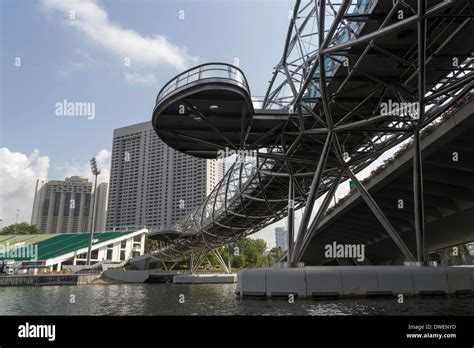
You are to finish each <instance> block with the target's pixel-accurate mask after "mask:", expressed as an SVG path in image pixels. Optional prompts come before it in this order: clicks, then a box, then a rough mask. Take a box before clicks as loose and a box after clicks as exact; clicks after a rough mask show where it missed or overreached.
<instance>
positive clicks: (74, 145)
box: [0, 0, 294, 240]
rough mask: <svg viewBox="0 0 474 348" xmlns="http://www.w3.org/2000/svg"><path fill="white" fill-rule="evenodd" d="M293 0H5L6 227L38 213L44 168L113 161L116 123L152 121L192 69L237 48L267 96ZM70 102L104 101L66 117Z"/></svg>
mask: <svg viewBox="0 0 474 348" xmlns="http://www.w3.org/2000/svg"><path fill="white" fill-rule="evenodd" d="M293 5H294V3H293V1H289V0H288V1H287V0H272V1H263V0H247V1H245V0H244V1H243V0H227V1H225V0H212V1H211V0H193V1H190V0H186V1H177V0H156V1H152V0H133V1H132V0H114V1H111V0H108V1H104V0H83V1H77V0H23V1H18V0H2V1H1V2H0V23H1V33H0V35H1V36H0V45H1V46H0V52H1V53H0V54H1V61H0V65H1V70H0V72H1V80H0V81H1V82H0V83H1V85H0V162H1V169H0V180H1V181H2V188H1V190H0V203H1V204H0V208H1V209H0V219H2V220H3V221H2V222H0V227H1V226H5V225H7V224H8V223H14V222H15V219H16V209H20V212H19V219H18V220H19V221H28V222H29V220H30V217H31V204H32V199H33V192H34V182H35V180H36V178H48V179H62V178H64V177H65V176H69V175H74V174H76V175H85V176H88V175H89V173H88V159H89V158H90V157H92V156H94V155H97V156H98V157H99V159H100V161H101V162H102V164H103V166H105V167H107V166H108V165H109V163H110V150H111V146H112V133H113V129H114V128H117V127H122V126H126V125H130V124H134V123H138V122H143V121H148V120H150V119H151V113H152V110H153V107H154V100H155V98H156V95H157V93H158V91H159V89H160V88H161V86H163V85H164V84H165V83H166V82H167V81H168V80H169V79H170V78H172V77H173V76H175V75H177V74H178V73H180V72H181V71H183V70H184V69H185V68H188V67H191V66H193V65H196V64H200V63H206V62H211V61H221V62H227V63H231V64H234V63H235V62H236V60H235V59H236V58H237V59H238V63H239V66H240V68H241V69H243V70H244V72H245V74H246V77H247V79H248V81H249V84H250V87H251V90H252V94H253V95H257V96H261V95H264V94H265V91H266V88H267V85H268V80H269V79H270V77H271V73H272V68H273V66H274V65H275V64H276V63H277V62H278V61H279V59H280V57H281V54H282V49H283V43H284V39H285V35H286V32H287V28H288V21H289V11H290V10H291V9H292V8H293ZM71 11H72V12H71ZM183 11H184V12H183ZM183 17H184V18H183ZM126 60H128V62H129V63H130V64H129V66H125V64H124V63H125V62H126ZM18 63H19V64H18ZM63 100H67V101H70V102H89V103H94V104H95V117H94V118H93V119H88V118H87V117H58V116H56V114H55V109H56V103H62V102H63ZM107 176H108V170H105V171H104V175H101V177H102V178H101V181H108V178H107ZM270 239H273V237H271V238H270ZM270 239H269V240H270Z"/></svg>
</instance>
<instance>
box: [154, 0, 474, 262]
mask: <svg viewBox="0 0 474 348" xmlns="http://www.w3.org/2000/svg"><path fill="white" fill-rule="evenodd" d="M473 11H474V9H473V7H472V3H471V2H470V1H468V0H458V1H450V0H444V1H442V0H439V1H424V0H418V1H414V0H404V1H402V0H398V1H376V0H368V1H337V2H333V1H319V2H317V1H309V0H308V1H300V0H297V1H296V2H295V6H294V9H293V16H292V18H291V20H290V23H289V28H288V34H287V37H286V40H285V42H284V45H283V54H282V57H281V60H280V61H279V62H278V64H277V65H276V66H275V68H274V70H273V75H272V78H271V81H270V84H269V87H268V90H267V93H266V95H265V97H264V98H263V99H262V100H258V101H256V100H255V98H252V94H251V91H250V86H249V84H248V82H247V80H246V78H245V75H244V73H243V72H242V71H241V70H240V69H239V68H238V67H235V66H231V65H228V64H224V63H208V64H203V65H200V66H197V67H194V68H191V69H189V70H187V71H185V72H183V73H181V74H180V75H178V76H177V77H175V78H174V79H172V80H171V81H169V82H168V83H167V84H166V85H165V86H164V87H163V88H162V90H161V91H160V92H159V94H158V96H157V99H156V106H155V109H154V111H153V119H152V123H153V126H154V128H155V130H156V133H157V134H158V136H159V137H160V138H161V139H162V140H163V141H165V142H166V143H167V144H168V145H170V146H171V147H173V148H175V149H177V150H179V151H182V152H184V153H187V154H189V155H192V156H197V157H201V158H218V157H220V156H221V155H222V154H223V153H226V152H227V153H228V152H229V151H231V150H232V151H235V152H238V153H239V154H240V156H238V158H237V160H236V162H235V163H234V164H233V165H232V166H231V167H230V169H229V170H228V171H227V172H226V174H225V176H224V178H223V179H222V180H221V182H220V183H219V184H218V185H217V186H216V187H215V188H214V190H213V192H212V193H211V194H210V195H209V196H208V197H207V198H206V200H205V201H204V202H203V204H202V205H201V206H200V207H199V208H198V209H196V210H195V211H193V212H192V213H191V214H189V215H188V216H187V217H186V218H185V219H184V220H183V221H181V222H180V223H178V224H177V227H176V230H174V231H159V232H157V233H156V234H155V237H156V238H157V239H159V240H164V241H166V246H165V247H163V248H161V249H159V250H157V251H156V252H154V253H153V256H154V257H156V258H158V259H160V260H163V261H178V260H182V259H185V258H189V257H190V256H191V255H197V257H198V259H199V258H200V257H203V255H205V254H207V253H208V252H209V251H210V250H212V249H215V248H217V247H220V246H222V245H225V244H227V243H229V242H233V241H236V240H238V239H240V238H242V237H244V236H247V235H250V234H252V233H254V232H256V231H259V230H260V229H262V228H263V227H265V226H267V225H269V224H272V223H274V222H276V221H279V220H281V219H282V218H284V217H286V216H288V217H289V219H288V221H289V226H288V230H289V239H290V240H293V237H294V236H296V241H295V243H294V244H292V243H290V245H289V251H288V260H289V261H291V262H298V261H301V260H304V261H306V262H307V263H309V264H313V263H315V264H317V263H321V262H322V260H321V253H320V243H324V241H327V240H334V239H335V238H341V241H343V240H347V241H354V240H357V241H359V242H361V243H367V244H370V247H369V249H370V250H371V252H372V250H375V251H374V253H373V254H371V258H372V259H373V261H374V262H375V261H376V260H377V256H378V255H380V254H381V253H382V254H383V253H384V252H385V251H386V250H391V251H390V256H389V257H388V258H387V257H386V258H385V259H384V260H383V262H388V261H387V259H390V260H392V261H390V262H398V261H396V260H402V261H416V262H418V263H421V264H422V263H424V262H426V260H427V251H431V250H435V249H436V248H439V247H442V246H446V245H451V244H453V243H455V242H458V241H465V240H469V239H470V240H472V238H471V237H472V232H469V231H466V230H464V229H463V228H460V229H459V231H457V232H456V233H448V234H447V233H444V234H445V236H443V237H442V238H440V236H441V235H442V234H443V231H442V228H440V231H439V232H434V234H433V235H432V232H431V228H430V227H429V226H430V224H431V222H432V221H433V220H432V219H433V217H434V218H438V219H444V218H445V216H444V214H445V213H444V210H443V211H441V210H440V209H447V210H448V211H453V210H452V209H454V207H457V208H456V209H455V210H454V211H455V212H457V213H459V214H462V213H463V211H464V210H469V209H470V208H469V204H470V203H472V201H471V200H469V199H468V200H463V199H462V198H460V197H458V196H456V194H457V193H458V192H459V193H461V191H463V190H462V189H461V188H459V187H458V186H456V184H449V183H444V184H445V185H447V186H443V187H444V188H440V186H437V184H436V182H437V181H436V180H440V182H442V180H445V181H446V180H447V178H448V174H446V175H445V176H443V175H442V173H443V172H442V171H441V170H439V171H438V167H437V164H436V163H437V161H436V158H437V157H436V156H438V155H437V154H438V153H439V154H442V153H445V152H446V151H448V150H447V149H448V148H449V147H446V148H436V145H433V147H431V145H429V146H428V145H426V146H428V147H426V149H427V151H424V152H422V149H423V147H424V146H425V145H424V142H426V141H427V139H428V138H425V139H424V140H421V135H420V134H421V133H422V131H423V130H424V129H426V128H427V127H429V126H430V125H431V124H433V123H434V122H441V123H444V122H447V123H449V122H450V121H449V122H448V121H447V120H448V119H446V120H445V117H446V113H448V112H449V111H450V110H451V108H452V107H454V106H455V105H459V104H457V103H460V102H461V101H465V100H466V99H463V98H465V97H466V95H468V94H469V93H470V92H472V90H473V79H474V73H473V71H472V70H473V61H472V60H473V59H474V57H473V55H472V52H473V41H472V35H473V34H474V24H473V21H472V17H473V13H474V12H473ZM328 19H330V20H329V21H328ZM387 105H390V106H392V105H400V106H406V105H408V106H410V107H409V108H408V109H404V108H402V107H400V108H399V109H398V110H396V109H390V110H389V112H386V110H385V111H384V108H385V109H386V106H387ZM471 106H472V104H469V106H468V109H469V108H470V107H471ZM470 110H471V112H472V108H471V109H470ZM467 119H469V118H467ZM471 119H472V118H471ZM466 122H468V121H466ZM443 127H444V124H443V125H441V126H440V128H439V129H441V130H443V129H444V128H443ZM446 127H447V126H446ZM453 127H454V129H453V130H446V132H447V133H446V134H448V135H445V134H444V133H443V134H442V135H441V134H440V138H439V139H441V140H437V139H433V140H432V142H433V144H436V143H437V142H438V141H446V144H450V145H449V146H451V145H452V144H451V143H450V141H451V140H452V139H451V140H449V136H450V135H452V134H455V133H456V132H457V130H456V129H460V128H462V127H460V126H459V125H457V124H456V125H454V126H453ZM437 132H441V131H435V133H436V134H437ZM435 133H433V134H435ZM466 134H467V135H466ZM469 134H472V132H471V131H467V133H465V134H464V135H462V134H459V135H458V136H456V137H455V138H456V139H457V140H453V141H454V143H453V144H454V145H453V146H456V144H457V143H456V141H459V142H460V143H461V145H466V144H464V142H466V143H467V147H468V148H469V149H472V147H471V145H470V144H471V143H472V141H471V139H472V137H470V136H469ZM410 139H411V140H412V142H413V146H412V148H411V149H410V151H409V152H407V154H406V156H405V157H406V158H400V159H399V160H398V161H397V165H400V166H402V167H403V170H402V169H400V172H397V173H396V175H395V174H393V175H389V174H383V175H382V176H381V177H380V178H377V179H374V181H373V182H371V183H369V185H372V186H369V187H368V188H366V187H365V185H364V183H362V182H361V181H360V180H359V179H358V178H357V176H356V174H357V173H359V172H360V171H361V170H363V169H364V168H366V167H367V166H369V165H370V164H372V163H373V162H374V161H375V160H376V159H377V158H380V157H381V156H383V155H384V153H385V152H386V151H388V150H389V149H392V148H393V147H395V146H398V145H400V144H403V143H405V142H407V141H409V140H410ZM429 139H431V138H429ZM446 139H448V140H446ZM430 144H431V143H430ZM432 149H435V150H432ZM431 151H434V154H433V155H432V156H431V155H429V153H431ZM466 151H467V152H466V153H469V154H472V153H471V152H469V151H471V150H466ZM410 156H411V157H410ZM403 161H404V162H403ZM402 162H403V163H402ZM459 163H460V165H461V163H464V164H463V165H466V162H465V161H464V162H459ZM471 164H472V163H471ZM394 165H395V164H394ZM410 166H411V167H410ZM434 168H436V170H435V171H434V170H433V169H434ZM443 170H444V171H445V172H447V170H451V171H454V172H456V174H457V175H459V176H461V177H462V178H463V179H464V181H466V180H467V179H466V175H467V177H468V176H469V173H467V174H466V172H464V171H462V169H459V168H451V167H446V166H445V167H443ZM394 175H395V176H394ZM437 175H439V176H441V178H438V179H433V177H434V176H437ZM455 177H456V176H453V177H452V178H455ZM347 179H351V180H352V181H353V182H354V183H355V186H356V188H357V191H358V194H357V195H354V196H353V197H351V198H350V199H348V200H347V201H346V202H345V203H344V204H343V205H340V206H339V207H337V208H336V210H335V211H333V213H332V214H330V215H325V213H326V211H327V209H328V208H329V206H330V203H331V201H332V198H333V196H334V193H335V191H336V189H337V187H338V185H339V184H340V183H341V182H343V181H345V180H347ZM433 180H434V181H433ZM449 180H450V179H449ZM449 180H448V181H449ZM379 181H380V183H379V184H378V186H377V184H375V182H379ZM392 181H393V182H396V183H397V190H395V189H393V190H392V191H391V192H392V193H389V192H388V191H389V188H388V187H390V185H389V183H390V182H392ZM467 181H469V180H467ZM459 182H461V181H459ZM385 183H387V185H388V186H387V187H385V186H384V185H385ZM449 185H451V186H454V187H456V188H457V191H456V190H454V188H453V189H452V190H451V188H450V187H449ZM382 188H383V189H382ZM443 190H444V191H443ZM441 191H443V192H444V195H445V196H449V194H451V193H452V194H453V195H454V197H452V198H449V197H448V198H447V199H446V197H445V196H443V195H441V193H440V192H441ZM383 192H384V194H385V195H386V197H385V196H384V197H383V198H384V199H383V200H382V199H381V196H380V195H381V194H382V193H383ZM468 192H469V191H464V193H465V194H468ZM471 193H472V192H471ZM319 197H324V198H323V202H322V204H321V205H320V206H319V207H318V208H317V209H316V215H315V217H314V218H311V217H312V213H313V210H314V209H315V201H316V199H318V198H319ZM397 197H401V199H404V202H405V210H403V211H401V212H399V211H396V212H394V211H393V208H392V206H390V202H388V203H387V200H393V199H395V198H397ZM437 197H438V198H437ZM443 197H444V198H443ZM458 199H459V200H461V201H462V202H467V203H466V204H467V205H465V204H464V203H462V204H461V203H459V202H458V201H457V200H458ZM362 201H364V202H365V205H364V203H363V202H362ZM436 201H439V204H440V206H439V208H433V205H435V203H436ZM433 202H435V203H433ZM392 203H393V202H392ZM443 204H444V208H443ZM450 204H451V210H450V208H449V206H450ZM387 205H389V207H387ZM303 207H304V210H303V217H302V221H301V223H300V225H299V228H298V231H295V229H294V223H293V221H294V210H295V209H298V208H303ZM353 209H354V211H355V212H356V213H354V212H353ZM436 211H437V213H436ZM357 212H359V213H360V215H358V214H357ZM457 213H456V214H457ZM408 214H411V215H410V218H409V217H408ZM433 214H434V216H433ZM448 215H449V214H448ZM468 215H469V214H468ZM369 216H370V217H369ZM345 217H351V219H352V220H351V222H350V223H348V222H345V221H344V219H345ZM446 221H448V220H446ZM459 224H461V223H459ZM459 224H458V225H459ZM352 226H354V228H352ZM427 227H428V228H427ZM459 235H461V236H459ZM466 236H468V237H466ZM469 236H471V237H469ZM379 248H380V251H379ZM387 252H388V251H387ZM387 255H388V254H387Z"/></svg>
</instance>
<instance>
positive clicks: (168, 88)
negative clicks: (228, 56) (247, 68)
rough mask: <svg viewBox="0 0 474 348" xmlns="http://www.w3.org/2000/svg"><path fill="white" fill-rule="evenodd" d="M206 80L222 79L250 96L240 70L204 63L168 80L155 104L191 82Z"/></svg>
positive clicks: (221, 64) (219, 64)
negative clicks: (230, 82) (240, 88)
mask: <svg viewBox="0 0 474 348" xmlns="http://www.w3.org/2000/svg"><path fill="white" fill-rule="evenodd" d="M206 79H222V80H224V81H229V80H230V81H232V82H233V83H235V84H237V85H239V86H240V87H242V88H243V89H245V90H246V91H247V92H248V93H249V94H250V88H249V85H248V83H247V79H246V78H245V75H244V73H243V72H242V70H240V69H239V68H237V67H235V66H233V65H230V64H226V63H206V64H202V65H198V66H195V67H193V68H191V69H189V70H186V71H184V72H183V73H181V74H179V75H178V76H176V77H175V78H173V79H172V80H170V81H169V82H168V83H167V84H166V85H164V86H163V88H162V89H161V90H160V92H159V93H158V96H157V97H156V102H157V103H158V102H160V101H161V100H163V98H165V97H166V96H167V95H169V94H170V93H172V92H174V91H176V90H178V89H181V88H183V87H185V86H187V85H189V84H191V83H193V82H197V81H202V80H206Z"/></svg>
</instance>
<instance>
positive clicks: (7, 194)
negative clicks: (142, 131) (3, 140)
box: [0, 147, 112, 227]
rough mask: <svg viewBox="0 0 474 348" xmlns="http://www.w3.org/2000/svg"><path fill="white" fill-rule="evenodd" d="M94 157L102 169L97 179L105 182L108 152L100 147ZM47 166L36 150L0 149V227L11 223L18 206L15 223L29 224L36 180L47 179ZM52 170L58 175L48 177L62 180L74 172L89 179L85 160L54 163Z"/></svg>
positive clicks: (47, 163)
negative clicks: (55, 164)
mask: <svg viewBox="0 0 474 348" xmlns="http://www.w3.org/2000/svg"><path fill="white" fill-rule="evenodd" d="M95 157H96V158H97V162H98V163H99V166H100V168H101V170H102V172H101V174H100V175H99V177H98V182H99V183H100V182H108V181H109V178H110V161H111V158H112V155H111V152H110V151H109V150H106V149H103V150H100V151H99V152H98V153H97V155H96V156H95ZM49 169H50V159H49V157H48V156H40V152H39V150H38V149H34V150H33V152H32V153H31V154H30V155H29V156H27V155H25V154H23V153H20V152H12V151H11V150H9V149H8V148H6V147H3V148H0V183H1V186H0V219H2V220H3V221H2V222H0V227H3V226H7V225H9V224H13V223H15V220H16V210H17V209H20V212H19V216H18V222H28V223H30V221H31V210H32V208H33V200H34V195H35V185H36V179H48V170H49ZM54 169H55V171H56V172H57V173H59V174H58V177H56V178H49V179H59V180H63V179H64V178H65V177H69V176H73V175H78V176H83V177H86V178H88V179H89V180H93V176H92V174H91V171H90V168H89V161H88V160H85V161H84V162H82V163H73V164H69V163H66V164H64V165H62V166H54Z"/></svg>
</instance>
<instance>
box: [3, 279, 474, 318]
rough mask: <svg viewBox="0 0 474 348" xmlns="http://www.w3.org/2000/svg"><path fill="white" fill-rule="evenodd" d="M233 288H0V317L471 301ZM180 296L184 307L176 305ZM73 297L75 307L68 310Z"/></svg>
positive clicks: (261, 311)
mask: <svg viewBox="0 0 474 348" xmlns="http://www.w3.org/2000/svg"><path fill="white" fill-rule="evenodd" d="M234 289H235V285H234V284H196V285H180V284H179V285H178V284H118V285H117V284H114V285H83V286H44V287H3V288H0V315H472V314H473V313H474V298H423V299H413V298H411V299H410V298H406V299H405V303H404V304H399V303H398V302H397V299H356V300H353V299H344V300H319V301H313V300H307V301H305V300H296V301H295V303H293V304H290V303H288V302H287V301H285V300H248V299H246V300H239V299H236V298H235V295H234ZM181 294H182V295H184V304H182V303H179V299H180V295H181ZM71 295H74V297H75V300H76V303H75V304H71V303H70V298H71Z"/></svg>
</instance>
